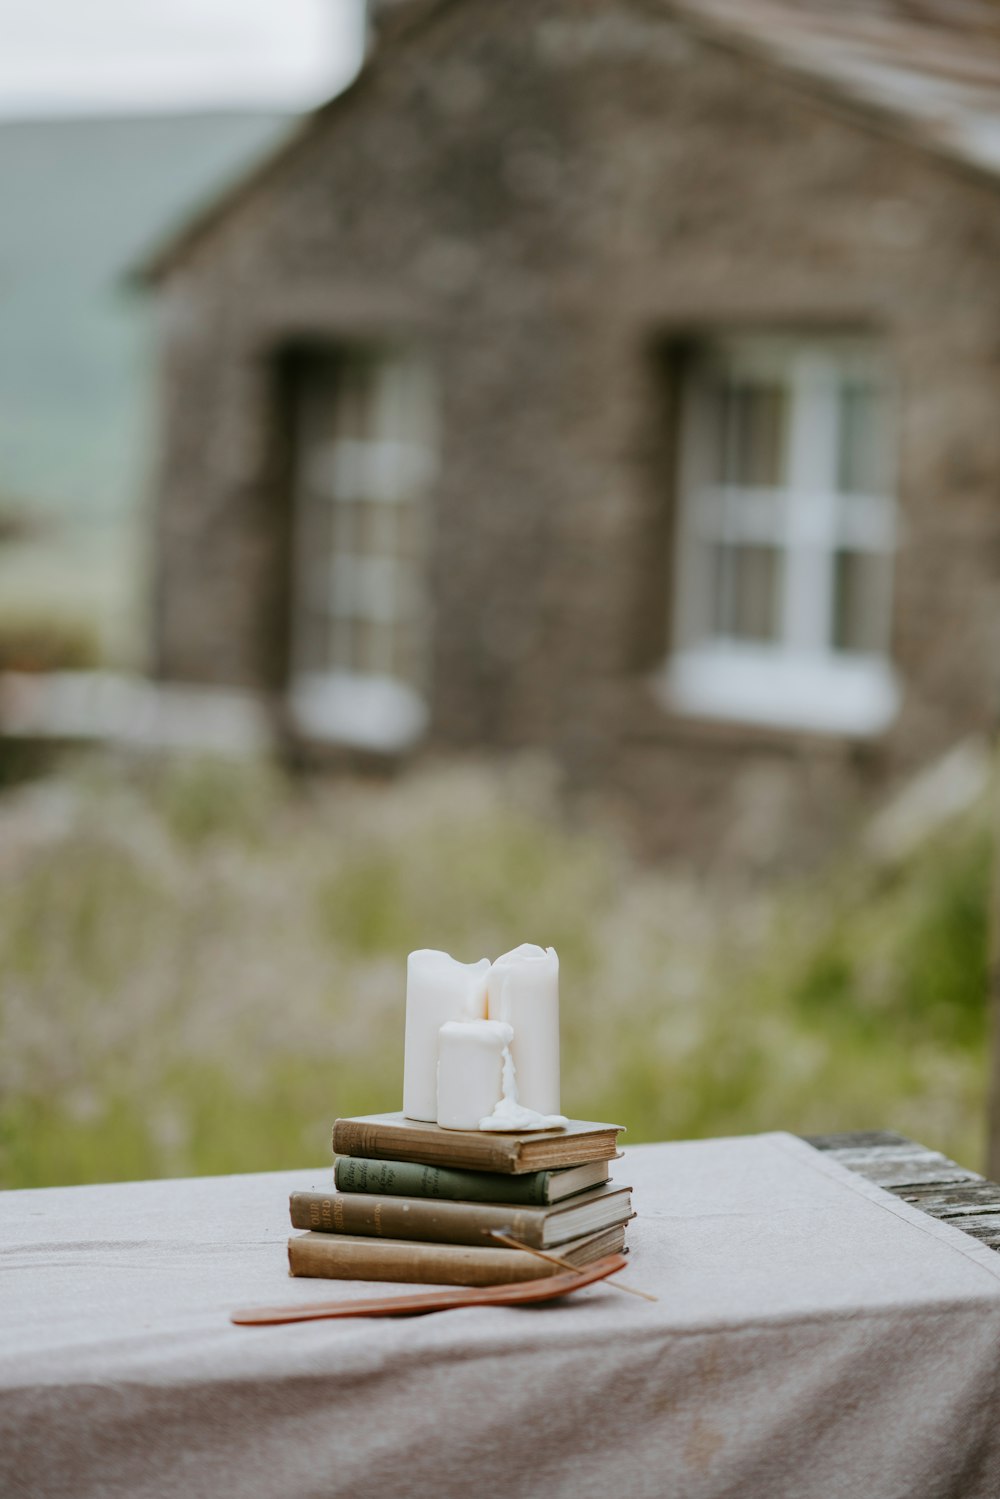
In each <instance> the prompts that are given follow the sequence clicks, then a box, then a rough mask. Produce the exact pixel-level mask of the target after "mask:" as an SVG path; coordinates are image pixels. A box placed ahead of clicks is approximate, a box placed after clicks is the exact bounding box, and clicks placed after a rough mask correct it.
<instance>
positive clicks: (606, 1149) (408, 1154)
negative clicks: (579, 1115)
mask: <svg viewBox="0 0 1000 1499" xmlns="http://www.w3.org/2000/svg"><path fill="white" fill-rule="evenodd" d="M622 1129H623V1126H622V1125H620V1124H596V1123H593V1122H590V1121H588V1120H584V1119H571V1120H570V1121H569V1123H568V1124H566V1125H565V1126H564V1127H563V1128H562V1129H552V1130H536V1131H534V1132H532V1133H525V1134H516V1133H511V1134H498V1133H493V1132H490V1131H486V1130H457V1129H442V1127H441V1126H440V1125H439V1124H421V1123H418V1122H417V1121H415V1120H413V1119H407V1118H406V1116H405V1114H401V1113H397V1114H364V1115H361V1116H360V1117H358V1118H355V1119H338V1120H337V1122H336V1124H335V1125H334V1126H333V1153H334V1155H347V1156H363V1157H374V1158H375V1159H376V1160H388V1161H417V1162H420V1163H422V1164H425V1165H428V1166H456V1167H459V1168H468V1169H470V1170H473V1171H497V1172H502V1173H504V1174H507V1175H513V1176H518V1175H521V1174H523V1173H525V1172H528V1171H548V1170H553V1169H556V1168H558V1167H560V1166H576V1165H582V1164H583V1163H584V1162H587V1161H610V1160H613V1159H614V1157H615V1156H616V1155H617V1153H618V1136H619V1134H620V1133H621V1132H622Z"/></svg>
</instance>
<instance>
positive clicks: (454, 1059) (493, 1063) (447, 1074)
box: [437, 1020, 514, 1129]
mask: <svg viewBox="0 0 1000 1499" xmlns="http://www.w3.org/2000/svg"><path fill="white" fill-rule="evenodd" d="M513 1037H514V1032H513V1031H512V1030H511V1028H510V1026H509V1025H502V1024H501V1023H500V1022H499V1021H496V1020H465V1021H462V1020H449V1021H446V1022H445V1024H444V1025H443V1026H442V1027H441V1029H440V1031H439V1032H438V1071H437V1122H438V1124H440V1125H442V1126H443V1127H444V1128H445V1129H478V1128H479V1121H480V1120H481V1119H482V1118H483V1117H484V1116H485V1115H489V1114H492V1113H493V1110H494V1109H495V1108H496V1106H497V1104H498V1103H499V1102H500V1100H501V1098H502V1097H503V1065H504V1057H505V1055H506V1054H508V1053H507V1048H508V1047H509V1046H510V1043H511V1041H512V1040H513Z"/></svg>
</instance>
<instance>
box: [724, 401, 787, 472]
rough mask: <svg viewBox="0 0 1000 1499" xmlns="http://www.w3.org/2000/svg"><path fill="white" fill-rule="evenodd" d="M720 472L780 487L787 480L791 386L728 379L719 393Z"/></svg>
mask: <svg viewBox="0 0 1000 1499" xmlns="http://www.w3.org/2000/svg"><path fill="white" fill-rule="evenodd" d="M714 404H715V427H716V433H715V456H716V464H717V469H716V478H717V480H718V481H719V482H720V483H722V484H732V485H737V486H740V485H743V486H746V487H748V488H763V489H777V488H781V487H782V486H783V485H784V483H785V466H786V465H785V454H786V448H787V442H786V432H787V423H788V391H787V389H786V388H785V387H784V386H783V385H780V384H777V383H765V382H763V381H761V382H756V381H749V380H745V379H739V380H726V381H725V382H724V383H722V384H720V386H719V387H718V388H717V390H716V393H715V401H714Z"/></svg>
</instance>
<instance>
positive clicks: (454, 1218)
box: [289, 1187, 632, 1249]
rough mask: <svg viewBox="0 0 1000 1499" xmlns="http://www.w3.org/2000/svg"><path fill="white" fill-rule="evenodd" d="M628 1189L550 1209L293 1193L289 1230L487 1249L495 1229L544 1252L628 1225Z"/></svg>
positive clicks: (585, 1195)
mask: <svg viewBox="0 0 1000 1499" xmlns="http://www.w3.org/2000/svg"><path fill="white" fill-rule="evenodd" d="M630 1194H631V1189H630V1188H629V1187H597V1188H596V1189H595V1190H593V1191H591V1192H581V1193H580V1194H579V1195H578V1196H576V1197H571V1198H570V1199H569V1200H568V1201H566V1202H560V1203H557V1204H555V1205H554V1206H552V1207H517V1206H511V1205H509V1204H505V1203H480V1202H447V1201H441V1200H440V1199H436V1198H426V1197H395V1196H386V1197H375V1196H372V1195H371V1194H369V1193H365V1192H293V1193H292V1195H291V1198H290V1200H289V1207H290V1211H291V1218H292V1227H293V1228H308V1229H312V1230H314V1231H316V1232H319V1233H328V1234H366V1235H368V1236H369V1237H372V1238H379V1239H429V1240H432V1241H433V1242H434V1243H437V1244H480V1245H482V1244H485V1245H488V1246H489V1247H490V1248H495V1247H496V1243H495V1241H494V1240H491V1239H490V1233H491V1231H492V1230H493V1229H495V1228H498V1229H500V1231H501V1232H502V1233H506V1234H509V1235H510V1237H511V1238H513V1239H520V1241H521V1243H522V1244H530V1245H532V1246H533V1248H535V1249H549V1248H552V1247H554V1246H555V1245H558V1244H566V1243H569V1241H570V1240H571V1239H579V1238H581V1237H582V1236H583V1235H584V1234H592V1233H597V1232H598V1231H599V1230H600V1229H602V1228H611V1227H613V1226H614V1225H615V1224H618V1223H626V1222H627V1221H628V1219H629V1218H630V1217H631V1216H632V1199H631V1195H630Z"/></svg>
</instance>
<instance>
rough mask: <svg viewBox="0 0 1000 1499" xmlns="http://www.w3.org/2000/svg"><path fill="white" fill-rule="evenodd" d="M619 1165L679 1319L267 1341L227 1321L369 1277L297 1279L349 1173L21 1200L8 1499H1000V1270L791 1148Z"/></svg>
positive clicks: (300, 1332) (344, 1327)
mask: <svg viewBox="0 0 1000 1499" xmlns="http://www.w3.org/2000/svg"><path fill="white" fill-rule="evenodd" d="M615 1174H616V1178H617V1179H618V1180H619V1181H623V1182H624V1181H629V1182H631V1183H632V1184H633V1185H634V1188H635V1206H636V1208H637V1209H638V1213H639V1218H638V1220H637V1221H636V1222H635V1223H633V1224H632V1225H631V1229H630V1242H631V1244H632V1256H631V1259H632V1264H631V1268H630V1269H629V1271H628V1272H626V1276H627V1278H628V1279H629V1280H631V1281H632V1282H634V1283H635V1284H636V1285H638V1286H641V1287H642V1288H643V1289H645V1290H650V1291H654V1292H656V1293H657V1295H658V1296H659V1298H660V1299H659V1301H658V1303H657V1304H656V1305H651V1304H648V1303H646V1302H643V1301H640V1300H637V1299H636V1298H634V1297H630V1296H624V1295H622V1294H621V1293H620V1292H617V1291H615V1290H613V1289H611V1288H610V1287H607V1286H603V1287H602V1286H596V1287H593V1288H591V1289H588V1290H586V1291H583V1292H580V1293H578V1294H577V1295H576V1296H573V1297H570V1298H568V1299H566V1300H565V1301H562V1302H555V1303H552V1304H551V1305H549V1306H547V1307H537V1308H514V1307H507V1308H504V1307H493V1308H476V1309H468V1310H463V1311H451V1312H446V1313H438V1314H435V1315H432V1316H429V1317H421V1318H412V1319H406V1320H384V1321H379V1320H358V1321H346V1322H316V1323H303V1324H296V1325H291V1326H285V1327H269V1328H237V1327H233V1326H231V1325H230V1324H229V1323H228V1322H227V1320H226V1315H227V1312H228V1311H229V1310H230V1309H231V1308H235V1307H238V1306H246V1305H254V1304H261V1303H264V1304H275V1303H278V1304H281V1303H283V1302H294V1301H297V1300H299V1301H312V1300H316V1299H318V1298H321V1297H323V1296H325V1295H327V1294H329V1295H330V1296H344V1295H365V1294H371V1293H372V1289H373V1288H372V1287H371V1286H370V1285H363V1284H361V1283H359V1282H352V1283H348V1282H337V1283H334V1282H324V1281H298V1280H290V1279H288V1277H287V1273H286V1256H285V1240H286V1238H287V1235H288V1229H287V1227H286V1222H287V1197H288V1193H289V1191H291V1190H293V1189H295V1188H302V1187H309V1186H328V1185H329V1182H330V1172H329V1170H317V1171H300V1172H291V1173H280V1174H273V1175H262V1176H242V1177H223V1178H204V1179H200V1180H193V1181H173V1182H143V1183H135V1184H128V1185H120V1186H100V1187H75V1188H52V1189H46V1190H42V1191H34V1192H8V1193H4V1194H0V1251H2V1253H0V1269H2V1274H0V1494H2V1495H3V1496H4V1499H13V1496H30V1499H48V1496H66V1499H88V1496H95V1499H96V1496H100V1499H117V1496H122V1499H126V1496H127V1499H154V1496H155V1499H159V1496H163V1495H171V1496H173V1495H178V1496H180V1495H183V1496H187V1499H198V1496H201V1495H204V1496H206V1499H209V1496H210V1499H257V1496H270V1495H274V1496H281V1499H297V1496H316V1499H320V1496H324V1499H325V1496H330V1495H339V1494H345V1495H346V1494H357V1495H372V1496H373V1499H397V1496H398V1499H423V1496H426V1499H451V1496H455V1499H492V1496H497V1499H500V1496H503V1499H519V1496H532V1499H535V1496H538V1499H543V1496H544V1499H560V1496H566V1499H571V1496H572V1499H589V1496H593V1499H608V1496H612V1495H616V1496H624V1499H643V1496H647V1495H648V1496H651V1499H653V1496H655V1499H664V1496H673V1495H677V1496H680V1499H703V1496H706V1499H707V1496H715V1499H722V1496H726V1499H755V1496H760V1499H783V1496H788V1499H793V1496H794V1499H811V1496H816V1499H838V1496H841V1495H844V1496H850V1499H924V1496H927V1499H931V1496H934V1499H945V1496H954V1499H978V1496H995V1495H998V1494H1000V1255H998V1254H996V1253H995V1252H994V1251H992V1250H989V1249H985V1248H983V1247H981V1246H980V1245H978V1244H977V1243H976V1242H975V1241H974V1240H972V1239H970V1238H968V1237H967V1236H965V1235H963V1234H961V1233H960V1232H959V1231H958V1230H957V1229H954V1228H952V1227H950V1226H948V1225H947V1224H943V1223H939V1222H936V1221H934V1220H932V1219H930V1218H928V1217H926V1216H925V1215H923V1214H922V1213H920V1212H918V1211H917V1210H916V1209H915V1208H910V1207H908V1206H907V1205H906V1204H905V1203H902V1202H899V1201H898V1200H897V1199H895V1198H893V1197H890V1196H889V1195H887V1194H886V1193H884V1192H882V1191H881V1190H880V1189H878V1188H876V1187H873V1186H871V1185H869V1184H868V1183H866V1182H865V1181H863V1180H861V1179H860V1178H858V1177H855V1176H852V1175H851V1174H850V1173H848V1172H847V1171H845V1170H844V1169H843V1168H841V1167H839V1166H838V1165H837V1164H836V1163H835V1162H832V1161H830V1160H828V1159H826V1158H825V1157H824V1156H822V1155H821V1154H819V1153H818V1152H815V1151H813V1150H811V1149H810V1148H809V1147H808V1146H806V1145H804V1144H803V1143H802V1142H800V1141H798V1140H796V1139H795V1138H793V1137H792V1136H788V1135H780V1134H773V1135H761V1136H755V1137H752V1138H746V1139H731V1140H708V1141H699V1142H692V1143H682V1144H667V1145H649V1146H642V1147H638V1148H635V1149H631V1150H629V1151H628V1152H627V1154H626V1157H625V1160H624V1161H621V1162H619V1163H618V1165H617V1167H616V1173H615ZM375 1289H376V1291H378V1292H384V1293H386V1294H389V1292H390V1291H391V1290H392V1289H393V1288H391V1287H389V1286H380V1287H377V1288H375Z"/></svg>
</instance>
